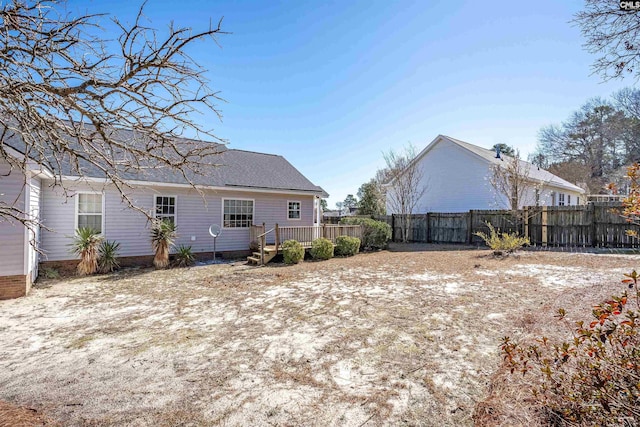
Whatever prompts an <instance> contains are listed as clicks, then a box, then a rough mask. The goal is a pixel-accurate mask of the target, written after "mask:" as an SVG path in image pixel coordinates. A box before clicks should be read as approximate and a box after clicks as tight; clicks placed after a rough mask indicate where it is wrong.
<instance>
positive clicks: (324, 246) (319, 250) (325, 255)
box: [310, 237, 333, 260]
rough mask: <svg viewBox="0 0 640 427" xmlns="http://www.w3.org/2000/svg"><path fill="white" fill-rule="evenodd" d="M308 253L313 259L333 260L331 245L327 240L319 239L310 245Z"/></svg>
mask: <svg viewBox="0 0 640 427" xmlns="http://www.w3.org/2000/svg"><path fill="white" fill-rule="evenodd" d="M310 252H311V257H312V258H313V259H322V260H327V259H331V258H333V243H331V240H329V239H325V238H324V237H320V238H319V239H316V240H314V241H313V242H312V243H311V251H310Z"/></svg>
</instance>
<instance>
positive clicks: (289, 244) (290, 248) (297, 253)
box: [282, 240, 304, 264]
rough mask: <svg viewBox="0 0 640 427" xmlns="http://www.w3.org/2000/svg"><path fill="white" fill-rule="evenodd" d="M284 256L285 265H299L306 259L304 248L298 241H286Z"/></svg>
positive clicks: (284, 243) (283, 248)
mask: <svg viewBox="0 0 640 427" xmlns="http://www.w3.org/2000/svg"><path fill="white" fill-rule="evenodd" d="M282 255H283V257H284V263H285V264H297V263H299V262H300V261H302V260H303V259H304V248H303V247H302V245H301V244H300V242H298V241H297V240H285V241H284V242H283V243H282Z"/></svg>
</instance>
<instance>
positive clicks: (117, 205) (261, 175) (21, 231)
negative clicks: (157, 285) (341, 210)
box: [0, 142, 328, 299]
mask: <svg viewBox="0 0 640 427" xmlns="http://www.w3.org/2000/svg"><path fill="white" fill-rule="evenodd" d="M4 148H5V149H6V150H9V152H10V154H11V155H14V156H17V157H20V156H22V154H21V152H20V147H19V144H13V146H11V145H10V144H9V143H6V142H5V143H4ZM216 163H217V165H216V166H213V165H212V167H211V169H210V170H209V171H208V173H207V174H206V175H205V176H196V177H193V180H194V182H195V184H197V188H198V190H200V192H201V193H199V192H198V191H196V190H195V189H194V188H193V187H191V186H190V185H189V184H187V182H186V181H185V180H184V179H183V178H182V177H181V176H179V175H178V174H175V173H173V172H172V171H171V170H167V169H163V168H153V169H149V170H147V171H146V172H145V173H144V175H142V174H139V175H136V176H131V177H130V179H129V180H128V181H127V182H128V184H129V185H130V186H131V189H130V190H129V191H128V196H129V197H130V198H131V199H132V201H133V203H134V204H135V205H136V206H137V207H139V208H142V209H143V210H145V211H146V212H149V213H150V214H152V215H155V216H156V217H163V218H170V219H171V220H173V221H174V222H175V223H176V224H177V227H178V236H179V237H178V239H177V241H176V244H177V245H180V244H185V245H190V246H192V249H193V251H194V252H195V253H198V252H211V251H212V250H213V238H212V237H211V236H210V235H209V232H208V230H209V226H210V225H212V224H219V225H221V226H222V233H221V235H220V236H219V238H218V239H217V242H216V249H217V251H219V252H223V253H224V252H234V251H239V252H240V251H246V250H248V249H249V243H250V242H249V240H250V226H251V225H252V224H256V225H259V224H262V223H265V224H266V227H267V229H269V228H272V227H273V226H274V225H275V224H276V223H278V224H279V225H281V226H312V225H316V224H318V225H319V224H320V222H321V216H322V214H321V208H320V198H321V197H327V196H328V195H327V194H326V192H325V191H324V190H323V189H322V188H320V187H318V186H316V185H314V184H312V183H311V182H310V181H309V180H308V179H307V178H306V177H304V176H303V175H302V174H301V173H300V172H299V171H298V170H297V169H296V168H294V167H293V166H292V165H291V164H290V163H289V162H288V161H287V160H286V159H285V158H283V157H282V156H277V155H271V154H263V153H256V152H249V151H242V150H224V151H223V152H222V153H221V154H220V155H218V156H217V157H216ZM62 167H63V178H62V179H63V184H64V187H65V188H66V190H67V196H65V195H64V194H63V191H62V189H61V188H60V187H59V186H54V180H53V178H54V175H53V173H52V171H48V170H46V169H45V168H43V167H42V166H39V165H38V164H36V163H33V164H32V165H31V169H30V170H29V171H28V176H27V177H26V179H25V175H24V174H23V172H22V171H21V170H11V169H10V167H9V165H8V163H7V162H6V160H3V159H2V158H0V207H3V206H4V207H7V206H16V207H17V208H19V209H21V210H22V211H23V212H27V213H30V215H31V216H32V218H34V219H38V218H39V219H40V222H41V223H42V225H43V226H45V227H47V228H49V229H50V230H51V231H45V230H44V229H42V230H40V229H39V228H35V229H33V230H28V229H27V228H26V227H24V226H23V225H22V224H21V223H18V222H12V221H10V220H7V219H3V218H0V245H1V246H0V299H3V298H13V297H17V296H21V295H25V294H26V293H27V292H28V291H29V288H30V286H31V283H32V282H33V281H34V280H35V279H36V277H37V275H38V264H39V263H42V262H45V263H55V262H57V263H59V264H64V263H69V264H73V263H74V262H75V256H73V255H72V254H71V253H70V252H69V243H70V242H71V239H70V236H73V235H74V231H75V230H76V229H77V228H78V227H82V226H91V227H94V228H96V229H98V230H99V231H100V232H101V233H102V234H103V235H104V237H105V239H108V240H115V241H117V242H119V243H120V256H122V257H139V256H149V255H152V254H153V252H152V248H151V245H150V240H149V221H148V220H147V217H146V216H145V215H144V214H142V213H141V212H138V211H136V210H133V209H131V208H129V207H128V205H126V204H125V203H124V202H123V201H122V197H121V195H120V193H119V192H118V191H117V190H116V189H115V188H114V186H113V185H112V184H111V183H110V182H109V181H107V180H106V179H105V178H104V177H103V176H102V174H101V173H100V172H99V170H94V169H92V168H91V167H86V168H83V172H84V177H82V178H80V177H79V176H77V174H73V173H72V172H70V171H71V168H69V172H64V168H65V165H62ZM30 242H35V247H37V248H38V249H39V251H40V253H38V251H36V250H35V248H34V245H30Z"/></svg>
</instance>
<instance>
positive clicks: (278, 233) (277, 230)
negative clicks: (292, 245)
mask: <svg viewBox="0 0 640 427" xmlns="http://www.w3.org/2000/svg"><path fill="white" fill-rule="evenodd" d="M279 247H280V229H279V228H278V223H277V222H276V253H278V248H279Z"/></svg>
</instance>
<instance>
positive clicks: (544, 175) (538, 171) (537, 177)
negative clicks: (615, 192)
mask: <svg viewBox="0 0 640 427" xmlns="http://www.w3.org/2000/svg"><path fill="white" fill-rule="evenodd" d="M445 140H446V141H449V142H451V143H453V144H454V145H456V146H458V147H460V148H462V149H464V150H466V151H467V152H468V153H470V154H472V155H473V156H474V157H476V158H478V159H480V160H481V161H483V162H485V163H486V164H488V165H489V166H493V165H495V166H502V165H504V160H505V159H506V160H511V161H513V160H515V159H514V158H513V157H511V156H507V155H505V154H502V155H501V158H500V159H498V158H496V155H495V151H493V150H489V149H486V148H482V147H479V146H477V145H473V144H470V143H468V142H465V141H461V140H459V139H456V138H452V137H450V136H446V135H438V136H437V137H436V138H435V139H434V140H433V141H431V143H430V144H429V145H427V146H426V147H425V148H424V149H423V150H422V151H421V152H420V153H419V154H418V155H417V156H416V158H415V159H414V160H413V162H412V164H415V163H417V162H420V161H421V160H422V158H424V157H425V156H426V155H427V154H428V153H429V152H430V151H431V150H432V149H433V148H434V147H435V146H436V145H437V144H439V143H441V142H442V141H445ZM519 162H520V163H521V165H522V167H525V168H528V169H529V178H530V181H533V182H537V183H542V184H544V185H549V186H553V187H559V188H562V189H565V190H570V191H575V192H578V193H585V191H584V190H583V189H582V188H580V187H578V186H577V185H574V184H572V183H570V182H569V181H566V180H564V179H562V178H560V177H559V176H557V175H554V174H552V173H551V172H549V171H547V170H544V169H542V168H539V167H538V166H536V165H534V164H532V163H529V162H527V161H524V160H519Z"/></svg>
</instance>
